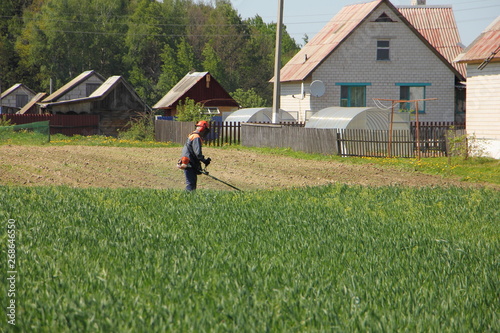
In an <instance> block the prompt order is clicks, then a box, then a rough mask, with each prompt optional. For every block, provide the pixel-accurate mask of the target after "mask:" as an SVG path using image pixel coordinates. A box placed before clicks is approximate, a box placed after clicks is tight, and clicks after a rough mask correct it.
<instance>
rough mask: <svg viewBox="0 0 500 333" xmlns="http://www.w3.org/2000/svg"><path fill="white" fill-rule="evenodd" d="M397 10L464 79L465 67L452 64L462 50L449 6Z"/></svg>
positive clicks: (404, 7) (400, 8)
mask: <svg viewBox="0 0 500 333" xmlns="http://www.w3.org/2000/svg"><path fill="white" fill-rule="evenodd" d="M398 9H399V11H400V12H401V13H402V14H403V15H404V16H405V17H406V19H407V20H408V21H409V22H410V23H411V24H412V25H413V26H414V27H415V29H417V30H418V32H420V34H421V35H422V36H424V38H425V39H427V41H428V42H429V43H430V44H431V45H432V46H434V48H435V49H436V50H437V51H438V52H439V53H441V55H442V56H443V57H445V59H446V60H448V62H449V63H451V64H452V65H453V66H454V67H455V69H456V70H457V71H458V72H460V74H462V76H464V77H465V76H466V68H465V65H464V64H458V63H453V60H454V59H455V58H456V57H457V56H458V55H459V54H460V52H462V51H463V48H462V46H460V45H461V42H460V35H459V33H458V28H457V24H456V21H455V16H454V15H453V10H452V8H451V6H400V7H398Z"/></svg>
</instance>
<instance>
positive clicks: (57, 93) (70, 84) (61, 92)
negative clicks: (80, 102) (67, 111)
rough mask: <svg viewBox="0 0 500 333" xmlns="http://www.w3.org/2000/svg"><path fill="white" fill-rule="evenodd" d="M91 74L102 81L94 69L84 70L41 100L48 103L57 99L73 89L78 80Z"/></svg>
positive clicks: (84, 78)
mask: <svg viewBox="0 0 500 333" xmlns="http://www.w3.org/2000/svg"><path fill="white" fill-rule="evenodd" d="M92 75H96V76H97V77H98V78H99V79H101V80H102V81H103V82H104V78H103V77H102V75H101V74H99V73H97V72H96V71H93V70H92V71H85V72H83V73H81V74H80V75H78V76H77V77H75V78H74V79H73V80H71V81H69V82H68V83H66V84H65V85H64V86H62V87H61V88H59V89H57V90H56V91H55V92H54V93H52V94H51V95H49V96H48V97H47V98H46V99H44V100H43V101H42V102H43V103H50V102H54V101H57V100H58V99H59V98H60V97H61V96H62V95H64V94H65V93H67V92H68V91H70V90H71V89H73V88H74V87H75V86H77V85H78V84H80V82H82V81H85V80H86V79H88V78H89V77H91V76H92Z"/></svg>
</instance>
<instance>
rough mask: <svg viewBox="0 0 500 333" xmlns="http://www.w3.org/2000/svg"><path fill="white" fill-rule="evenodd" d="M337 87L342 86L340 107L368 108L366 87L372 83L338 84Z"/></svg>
mask: <svg viewBox="0 0 500 333" xmlns="http://www.w3.org/2000/svg"><path fill="white" fill-rule="evenodd" d="M335 85H336V86H340V106H343V107H360V106H366V86H370V85H371V83H368V82H359V83H350V82H349V83H345V82H337V83H335Z"/></svg>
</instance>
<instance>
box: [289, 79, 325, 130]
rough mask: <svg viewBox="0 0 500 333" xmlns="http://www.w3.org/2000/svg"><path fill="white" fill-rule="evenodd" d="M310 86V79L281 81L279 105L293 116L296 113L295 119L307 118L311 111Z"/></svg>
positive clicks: (304, 119) (303, 119) (302, 119)
mask: <svg viewBox="0 0 500 333" xmlns="http://www.w3.org/2000/svg"><path fill="white" fill-rule="evenodd" d="M310 86H311V80H305V81H303V82H282V83H281V99H280V103H281V105H280V107H281V109H283V110H285V111H289V112H290V113H291V114H292V115H294V116H295V114H297V118H298V119H297V121H306V120H308V119H309V117H310V114H311V112H312V110H311V89H310ZM294 111H295V113H294ZM316 111H318V110H316Z"/></svg>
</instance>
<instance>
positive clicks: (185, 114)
mask: <svg viewBox="0 0 500 333" xmlns="http://www.w3.org/2000/svg"><path fill="white" fill-rule="evenodd" d="M203 111H204V109H203V106H202V105H201V104H200V103H195V102H194V100H193V99H191V98H186V99H185V100H184V102H183V101H180V102H179V104H178V105H177V115H176V120H177V121H198V120H207V121H208V120H210V118H211V117H210V116H209V115H206V114H203Z"/></svg>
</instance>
